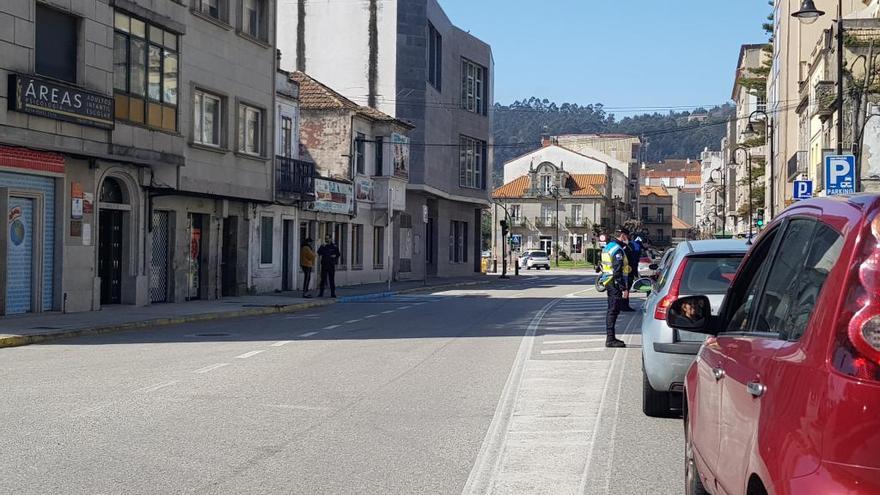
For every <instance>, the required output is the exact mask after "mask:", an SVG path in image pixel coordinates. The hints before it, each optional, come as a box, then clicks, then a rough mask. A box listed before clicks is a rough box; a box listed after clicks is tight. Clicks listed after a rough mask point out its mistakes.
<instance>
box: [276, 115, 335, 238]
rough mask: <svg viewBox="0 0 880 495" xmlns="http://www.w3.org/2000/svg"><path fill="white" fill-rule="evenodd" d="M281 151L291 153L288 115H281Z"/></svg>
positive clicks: (291, 120)
mask: <svg viewBox="0 0 880 495" xmlns="http://www.w3.org/2000/svg"><path fill="white" fill-rule="evenodd" d="M281 153H283V154H284V156H286V157H288V158H290V157H291V156H292V154H293V119H292V118H291V117H288V116H282V117H281ZM339 249H340V250H341V249H342V248H341V247H340V248H339Z"/></svg>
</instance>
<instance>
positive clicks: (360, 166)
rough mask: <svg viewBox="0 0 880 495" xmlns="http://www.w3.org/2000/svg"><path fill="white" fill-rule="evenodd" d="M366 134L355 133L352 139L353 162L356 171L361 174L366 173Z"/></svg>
mask: <svg viewBox="0 0 880 495" xmlns="http://www.w3.org/2000/svg"><path fill="white" fill-rule="evenodd" d="M366 140H367V136H365V135H363V134H361V133H360V132H359V133H357V135H356V137H355V139H354V163H355V170H357V173H359V174H361V175H363V174H364V173H366V154H365V151H366V150H365V147H366Z"/></svg>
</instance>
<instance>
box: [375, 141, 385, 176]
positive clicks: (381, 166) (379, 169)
mask: <svg viewBox="0 0 880 495" xmlns="http://www.w3.org/2000/svg"><path fill="white" fill-rule="evenodd" d="M384 141H385V140H384V139H383V138H382V136H376V174H375V175H384V174H385V163H383V162H384V161H385V150H383V149H382V147H383V146H384V144H385V143H384Z"/></svg>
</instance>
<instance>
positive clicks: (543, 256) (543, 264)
mask: <svg viewBox="0 0 880 495" xmlns="http://www.w3.org/2000/svg"><path fill="white" fill-rule="evenodd" d="M519 267H520V268H525V269H526V270H531V269H532V268H534V269H536V270H540V269H541V268H546V269H547V270H549V269H550V257H549V256H547V252H546V251H537V250H529V251H525V252H523V254H522V256H520V257H519Z"/></svg>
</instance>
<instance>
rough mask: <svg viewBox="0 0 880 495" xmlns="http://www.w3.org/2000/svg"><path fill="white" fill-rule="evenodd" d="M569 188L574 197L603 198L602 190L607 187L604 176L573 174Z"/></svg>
mask: <svg viewBox="0 0 880 495" xmlns="http://www.w3.org/2000/svg"><path fill="white" fill-rule="evenodd" d="M570 177H571V181H570V186H569V188H570V189H571V195H572V196H579V197H584V196H602V195H603V194H602V188H600V187H599V186H604V185H605V176H604V175H603V174H572V175H571V176H570Z"/></svg>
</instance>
